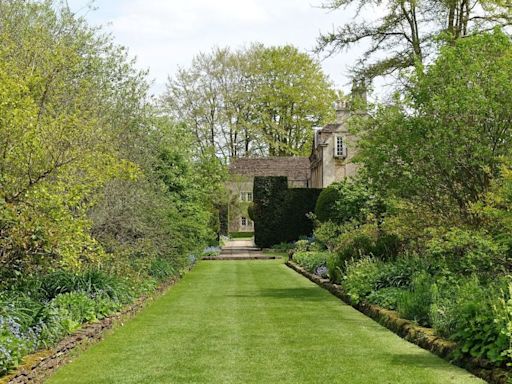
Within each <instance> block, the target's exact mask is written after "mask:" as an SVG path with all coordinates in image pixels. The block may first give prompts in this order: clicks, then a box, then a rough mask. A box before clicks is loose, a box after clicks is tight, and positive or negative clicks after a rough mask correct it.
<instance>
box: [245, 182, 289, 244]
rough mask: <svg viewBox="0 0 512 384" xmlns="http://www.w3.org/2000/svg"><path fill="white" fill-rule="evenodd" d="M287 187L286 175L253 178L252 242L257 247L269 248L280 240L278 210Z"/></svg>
mask: <svg viewBox="0 0 512 384" xmlns="http://www.w3.org/2000/svg"><path fill="white" fill-rule="evenodd" d="M287 188H288V180H287V178H286V177H270V176H269V177H264V176H256V177H255V178H254V189H253V191H254V201H253V204H254V206H253V216H254V242H255V243H256V245H257V246H258V247H261V248H269V247H271V246H272V245H274V244H278V243H280V242H282V237H281V235H280V230H281V229H282V226H281V220H282V219H281V217H280V214H279V212H280V209H281V207H282V206H283V204H284V199H285V191H286V190H287Z"/></svg>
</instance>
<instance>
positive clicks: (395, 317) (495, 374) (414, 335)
mask: <svg viewBox="0 0 512 384" xmlns="http://www.w3.org/2000/svg"><path fill="white" fill-rule="evenodd" d="M286 265H287V266H288V267H290V268H291V269H293V270H295V271H296V272H298V273H300V274H301V275H303V276H305V277H307V278H308V279H309V280H311V281H312V282H314V283H315V284H318V285H319V286H320V287H322V288H324V289H326V290H327V291H329V292H330V293H332V294H333V295H334V296H336V297H338V298H340V299H341V300H343V301H344V302H345V303H347V304H349V305H351V306H352V307H354V308H356V309H357V310H358V311H360V312H362V313H364V314H365V315H367V316H369V317H371V318H372V319H374V320H375V321H377V322H379V323H380V324H382V325H383V326H385V327H386V328H388V329H389V330H391V331H393V332H394V333H396V334H397V335H399V336H400V337H402V338H404V339H406V340H407V341H410V342H411V343H414V344H416V345H418V346H420V347H421V348H423V349H426V350H428V351H430V352H432V353H435V354H436V355H438V356H440V357H442V358H444V359H446V360H448V361H450V362H451V363H454V364H456V365H458V366H460V367H462V368H465V369H467V370H468V371H470V372H471V373H473V374H474V375H476V376H478V377H480V378H482V379H484V380H486V381H487V382H489V383H492V384H507V383H508V382H509V381H508V380H509V378H512V372H511V371H510V370H507V369H505V368H499V367H496V366H494V365H493V364H492V363H491V362H489V361H487V360H485V359H474V358H462V359H458V360H454V359H453V358H452V356H453V352H454V351H455V348H456V344H455V343H454V342H453V341H450V340H446V339H443V338H441V337H439V336H436V335H435V333H434V330H433V329H431V328H425V327H420V326H419V325H417V324H415V323H414V322H412V321H410V320H406V319H402V318H400V316H399V314H398V312H396V311H391V310H389V309H384V308H382V307H379V306H377V305H373V304H369V303H359V304H355V303H353V302H352V300H351V299H350V297H349V296H348V295H347V294H346V292H345V291H344V290H343V288H342V287H341V286H339V285H337V284H333V283H331V282H329V280H328V279H324V278H321V277H320V276H317V275H315V274H313V273H310V272H308V271H306V270H305V269H304V268H302V267H301V266H299V265H297V264H295V263H294V262H293V261H287V262H286Z"/></svg>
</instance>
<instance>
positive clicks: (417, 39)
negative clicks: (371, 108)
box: [316, 0, 512, 78]
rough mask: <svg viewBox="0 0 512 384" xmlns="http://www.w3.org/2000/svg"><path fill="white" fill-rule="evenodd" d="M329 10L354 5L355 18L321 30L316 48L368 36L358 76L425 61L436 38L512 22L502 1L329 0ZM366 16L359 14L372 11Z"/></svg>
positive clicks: (338, 46) (509, 6) (335, 47)
mask: <svg viewBox="0 0 512 384" xmlns="http://www.w3.org/2000/svg"><path fill="white" fill-rule="evenodd" d="M323 7H324V8H326V9H329V10H337V9H341V8H342V9H345V10H347V9H349V8H355V9H356V10H357V11H356V18H355V21H352V22H350V23H346V24H345V25H343V26H341V27H339V28H337V29H335V30H333V31H332V32H329V33H325V34H321V35H320V37H319V38H318V44H317V48H316V49H317V51H318V52H321V51H325V50H329V52H331V53H333V52H339V51H342V50H345V49H348V48H350V47H352V46H353V45H354V44H357V43H359V42H362V41H365V40H369V41H370V45H369V47H368V48H367V49H366V50H365V52H364V53H363V55H362V57H361V58H360V60H359V62H358V64H357V65H356V66H355V68H354V72H355V75H356V76H359V77H366V78H374V77H377V76H381V75H388V74H391V73H393V72H395V71H397V70H400V69H404V68H410V67H412V66H415V65H419V66H418V68H421V64H424V63H425V61H426V59H428V58H429V57H430V55H431V54H432V53H433V52H435V47H436V45H437V41H436V39H437V38H438V37H439V36H440V34H443V37H444V39H446V40H448V41H454V40H456V39H459V38H461V37H464V36H468V35H472V34H475V33H481V32H484V31H489V30H490V29H492V28H494V27H496V26H502V27H504V26H509V25H512V3H510V1H501V0H490V1H488V0H420V1H416V0H399V1H396V0H389V1H385V2H373V1H367V0H330V1H328V2H325V3H324V4H323ZM382 11H383V12H384V16H382V17H380V18H375V19H370V18H365V17H363V16H362V15H368V14H369V15H376V14H378V13H380V12H382Z"/></svg>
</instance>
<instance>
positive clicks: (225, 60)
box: [162, 44, 335, 159]
mask: <svg viewBox="0 0 512 384" xmlns="http://www.w3.org/2000/svg"><path fill="white" fill-rule="evenodd" d="M334 98H335V95H334V92H333V91H332V89H331V84H330V82H329V81H328V79H327V78H326V76H325V75H324V74H323V72H322V70H321V68H320V65H319V64H318V62H316V61H315V60H313V59H312V58H311V57H310V56H309V55H307V54H305V53H301V52H299V51H298V50H297V48H295V47H292V46H282V47H264V46H263V45H260V44H255V45H252V46H251V47H250V48H248V49H243V50H238V51H231V50H230V49H227V48H226V49H214V50H213V51H212V52H211V53H209V54H205V53H202V54H199V55H197V56H196V57H195V58H194V60H193V61H192V64H191V66H190V68H187V69H184V68H182V69H180V70H179V71H178V72H177V74H176V75H175V76H174V77H173V78H170V79H169V81H168V84H167V91H166V92H165V95H164V96H163V98H162V105H163V109H164V110H165V111H166V112H167V113H168V114H169V115H170V116H172V117H173V118H174V119H176V120H178V121H182V122H183V123H185V124H186V125H187V126H188V127H189V128H190V129H191V131H192V132H193V133H194V136H195V138H196V143H197V146H198V147H199V148H200V149H201V151H202V152H204V151H208V150H210V149H212V148H213V149H214V151H215V153H216V154H217V155H218V156H219V157H221V158H223V159H227V158H231V157H240V156H250V155H272V156H281V155H304V154H307V153H308V151H309V150H310V145H311V137H312V127H314V126H319V125H322V124H324V123H325V122H327V121H328V120H329V119H330V118H331V117H332V107H331V106H332V102H333V101H334Z"/></svg>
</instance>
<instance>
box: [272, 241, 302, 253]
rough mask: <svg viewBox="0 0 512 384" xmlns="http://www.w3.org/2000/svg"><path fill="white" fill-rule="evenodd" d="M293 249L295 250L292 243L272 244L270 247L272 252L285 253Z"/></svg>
mask: <svg viewBox="0 0 512 384" xmlns="http://www.w3.org/2000/svg"><path fill="white" fill-rule="evenodd" d="M293 249H296V248H295V244H294V243H279V244H274V245H273V246H272V250H274V251H276V252H285V253H287V252H288V251H291V250H293Z"/></svg>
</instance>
